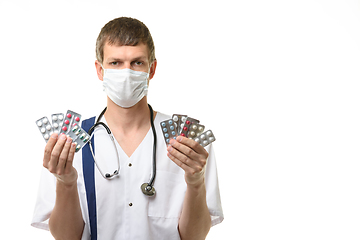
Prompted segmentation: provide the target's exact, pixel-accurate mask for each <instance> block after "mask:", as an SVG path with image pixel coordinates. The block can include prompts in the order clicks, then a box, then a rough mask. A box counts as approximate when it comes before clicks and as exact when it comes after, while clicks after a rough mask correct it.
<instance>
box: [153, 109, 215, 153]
mask: <svg viewBox="0 0 360 240" xmlns="http://www.w3.org/2000/svg"><path fill="white" fill-rule="evenodd" d="M160 126H161V130H162V133H163V136H164V139H165V142H166V144H169V143H170V139H176V137H177V136H183V137H187V138H189V139H193V140H194V141H195V142H198V143H199V144H200V145H201V146H203V147H206V146H207V145H209V144H210V143H212V142H214V141H215V140H216V139H215V136H214V134H213V132H212V131H211V130H208V131H206V132H204V130H205V126H204V125H202V124H200V121H199V120H197V119H194V118H191V117H188V116H187V115H182V114H174V115H173V116H172V118H171V119H168V120H165V121H162V122H161V123H160Z"/></svg>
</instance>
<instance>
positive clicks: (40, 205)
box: [31, 153, 90, 240]
mask: <svg viewBox="0 0 360 240" xmlns="http://www.w3.org/2000/svg"><path fill="white" fill-rule="evenodd" d="M75 157H78V158H77V159H76V161H75V162H74V167H75V168H77V171H78V174H79V177H78V192H79V198H80V207H81V211H82V214H83V219H88V215H87V207H86V199H84V197H85V188H84V183H83V175H82V171H81V169H82V162H81V161H80V159H81V153H77V156H75ZM55 200H56V177H55V176H54V175H53V174H52V173H50V172H49V171H48V170H47V169H46V168H43V169H42V172H41V177H40V184H39V190H38V195H37V199H36V203H35V210H34V214H33V218H32V221H31V226H33V227H36V228H39V229H44V230H48V231H49V219H50V215H51V213H52V211H53V209H54V206H55ZM84 223H85V226H84V231H83V235H82V238H81V239H82V240H88V239H90V230H89V229H90V226H89V225H88V222H87V221H85V220H84Z"/></svg>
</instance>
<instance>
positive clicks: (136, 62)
mask: <svg viewBox="0 0 360 240" xmlns="http://www.w3.org/2000/svg"><path fill="white" fill-rule="evenodd" d="M133 64H134V65H135V66H137V67H139V66H141V65H143V64H144V63H143V62H140V61H135V62H134V63H133Z"/></svg>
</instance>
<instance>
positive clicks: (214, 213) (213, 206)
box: [205, 144, 224, 226]
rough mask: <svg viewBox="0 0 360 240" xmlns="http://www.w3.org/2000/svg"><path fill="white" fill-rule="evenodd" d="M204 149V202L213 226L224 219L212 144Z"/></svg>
mask: <svg viewBox="0 0 360 240" xmlns="http://www.w3.org/2000/svg"><path fill="white" fill-rule="evenodd" d="M206 150H207V151H208V153H209V157H208V161H207V165H206V172H205V186H206V202H207V205H208V209H209V212H210V216H211V225H212V226H215V225H216V224H219V223H221V222H222V221H223V220H224V214H223V210H222V206H221V199H220V190H219V182H218V176H217V168H216V159H215V153H214V148H213V146H212V144H210V145H208V146H207V147H206Z"/></svg>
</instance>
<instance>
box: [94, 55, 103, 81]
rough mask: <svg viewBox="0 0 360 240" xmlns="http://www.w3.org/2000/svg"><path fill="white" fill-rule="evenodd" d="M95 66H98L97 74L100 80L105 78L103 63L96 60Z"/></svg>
mask: <svg viewBox="0 0 360 240" xmlns="http://www.w3.org/2000/svg"><path fill="white" fill-rule="evenodd" d="M95 68H96V74H97V76H98V78H99V79H100V81H102V80H103V69H102V67H101V63H100V62H99V61H98V60H95Z"/></svg>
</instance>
